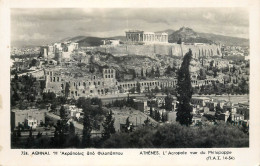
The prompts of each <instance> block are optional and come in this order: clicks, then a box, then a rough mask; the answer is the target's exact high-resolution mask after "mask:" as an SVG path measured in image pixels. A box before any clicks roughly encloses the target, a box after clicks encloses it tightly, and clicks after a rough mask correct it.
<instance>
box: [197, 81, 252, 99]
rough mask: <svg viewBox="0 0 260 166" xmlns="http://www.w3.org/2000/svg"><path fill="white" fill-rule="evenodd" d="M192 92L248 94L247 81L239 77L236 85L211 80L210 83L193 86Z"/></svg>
mask: <svg viewBox="0 0 260 166" xmlns="http://www.w3.org/2000/svg"><path fill="white" fill-rule="evenodd" d="M192 89H193V93H194V94H200V95H201V94H204V95H211V94H216V95H222V94H231V95H234V94H249V85H248V81H246V80H245V79H244V78H241V81H240V82H238V84H237V85H235V84H234V83H230V84H225V83H224V84H223V83H219V82H212V85H201V86H197V87H193V88H192Z"/></svg>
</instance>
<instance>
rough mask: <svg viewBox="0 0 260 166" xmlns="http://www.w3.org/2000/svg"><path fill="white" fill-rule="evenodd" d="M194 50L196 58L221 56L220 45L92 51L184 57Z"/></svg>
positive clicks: (147, 46)
mask: <svg viewBox="0 0 260 166" xmlns="http://www.w3.org/2000/svg"><path fill="white" fill-rule="evenodd" d="M189 49H191V50H192V52H193V56H194V58H198V57H199V56H221V51H220V47H219V46H218V45H210V44H207V45H185V44H182V45H180V44H176V43H172V44H151V45H119V46H105V47H95V48H92V49H91V50H93V51H101V52H106V53H111V54H113V55H117V54H122V55H147V56H149V55H156V54H160V55H174V56H183V55H185V53H187V52H188V51H189Z"/></svg>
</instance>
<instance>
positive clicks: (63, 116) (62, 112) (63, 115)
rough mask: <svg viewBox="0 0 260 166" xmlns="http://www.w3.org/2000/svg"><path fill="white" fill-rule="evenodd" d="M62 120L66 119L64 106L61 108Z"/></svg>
mask: <svg viewBox="0 0 260 166" xmlns="http://www.w3.org/2000/svg"><path fill="white" fill-rule="evenodd" d="M60 118H61V119H62V120H63V119H65V118H66V115H65V108H64V106H61V107H60Z"/></svg>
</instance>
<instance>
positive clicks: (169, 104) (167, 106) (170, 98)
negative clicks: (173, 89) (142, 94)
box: [164, 95, 173, 111]
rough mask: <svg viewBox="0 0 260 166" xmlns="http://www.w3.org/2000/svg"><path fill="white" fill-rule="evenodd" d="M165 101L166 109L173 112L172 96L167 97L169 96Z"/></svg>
mask: <svg viewBox="0 0 260 166" xmlns="http://www.w3.org/2000/svg"><path fill="white" fill-rule="evenodd" d="M164 100H165V109H166V110H167V111H171V110H172V101H173V98H172V96H170V95H167V96H166V97H165V98H164Z"/></svg>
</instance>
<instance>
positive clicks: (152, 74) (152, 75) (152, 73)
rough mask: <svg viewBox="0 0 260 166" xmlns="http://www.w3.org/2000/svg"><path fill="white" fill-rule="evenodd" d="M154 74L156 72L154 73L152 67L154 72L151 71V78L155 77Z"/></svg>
mask: <svg viewBox="0 0 260 166" xmlns="http://www.w3.org/2000/svg"><path fill="white" fill-rule="evenodd" d="M154 74H155V72H154V68H153V67H152V70H151V73H150V76H151V77H154Z"/></svg>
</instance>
